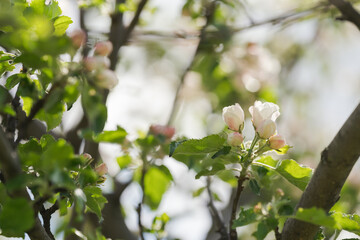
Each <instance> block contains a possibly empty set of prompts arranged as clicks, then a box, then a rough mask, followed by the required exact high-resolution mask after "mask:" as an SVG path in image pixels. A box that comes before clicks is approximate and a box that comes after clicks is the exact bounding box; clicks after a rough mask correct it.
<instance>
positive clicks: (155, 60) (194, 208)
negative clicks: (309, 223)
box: [53, 0, 360, 240]
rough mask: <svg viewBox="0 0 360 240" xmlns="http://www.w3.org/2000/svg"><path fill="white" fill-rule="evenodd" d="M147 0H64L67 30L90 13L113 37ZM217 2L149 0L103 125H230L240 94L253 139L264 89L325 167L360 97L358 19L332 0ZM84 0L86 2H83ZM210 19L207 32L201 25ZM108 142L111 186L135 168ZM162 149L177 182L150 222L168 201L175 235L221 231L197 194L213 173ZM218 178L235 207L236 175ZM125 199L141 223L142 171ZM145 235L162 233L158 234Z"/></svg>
mask: <svg viewBox="0 0 360 240" xmlns="http://www.w3.org/2000/svg"><path fill="white" fill-rule="evenodd" d="M138 2H139V1H136V0H127V1H123V3H122V4H119V5H115V2H114V1H105V0H104V1H102V0H97V1H90V0H84V1H75V0H59V4H60V7H61V8H62V10H63V14H64V15H67V16H70V17H71V18H72V20H73V21H74V23H73V24H71V25H70V27H69V29H68V33H71V32H73V31H75V30H76V29H80V28H82V27H84V26H82V24H85V27H86V28H87V31H88V34H89V44H93V43H94V42H97V41H102V40H106V39H108V34H109V31H110V26H111V18H110V15H111V14H112V13H113V12H114V9H115V6H116V8H121V9H122V11H123V14H124V22H125V24H129V22H130V21H131V19H132V17H133V15H134V11H135V10H136V6H137V4H138ZM207 2H208V1H206V0H171V1H166V0H149V1H148V3H147V5H146V6H145V9H144V10H143V12H142V14H141V17H140V21H139V23H138V25H137V26H136V28H135V29H134V31H133V32H132V35H131V37H130V39H129V41H128V43H127V44H126V45H124V46H123V47H121V49H120V53H119V54H120V59H119V61H118V64H117V66H116V73H117V76H118V78H119V84H118V85H117V86H116V87H115V88H114V89H113V90H112V91H111V92H110V94H109V96H108V99H107V107H108V121H107V124H106V127H105V129H106V130H114V129H116V126H117V125H119V126H121V127H123V128H125V129H126V130H127V131H128V132H129V133H130V136H129V139H136V138H137V137H138V136H142V135H144V134H146V133H147V131H148V129H149V126H150V125H151V124H162V125H167V124H169V125H171V126H174V127H175V129H176V136H175V137H182V136H185V137H188V138H201V137H204V136H206V135H209V134H213V133H219V132H221V131H222V130H223V129H224V123H223V121H222V117H221V110H222V108H223V107H225V106H228V105H232V104H234V103H236V102H237V103H239V104H240V105H241V106H242V107H243V109H244V110H245V115H246V117H247V121H246V124H245V130H244V133H245V136H246V138H247V139H252V137H253V135H254V132H253V129H252V126H251V122H250V117H251V116H250V114H249V112H248V108H249V106H251V105H252V104H253V103H254V101H255V100H261V101H270V102H274V103H276V104H278V105H279V106H280V112H281V115H280V117H279V119H278V132H279V133H280V134H282V135H283V136H285V138H286V141H287V143H288V144H289V145H291V146H293V148H292V149H291V150H290V151H289V152H288V154H287V155H286V156H285V157H286V158H292V159H295V160H296V161H298V162H300V163H302V164H304V165H307V166H310V167H312V168H315V167H316V165H317V163H318V162H319V160H320V153H321V151H322V150H323V149H324V148H325V147H326V146H327V145H328V144H329V143H330V141H331V140H332V138H333V137H334V136H335V134H336V133H337V131H338V130H339V129H340V127H341V126H342V124H343V123H344V122H345V120H346V119H347V118H348V116H349V115H350V113H351V112H352V110H353V109H354V108H355V107H356V106H357V104H358V103H359V100H360V94H359V93H360V81H359V80H360V68H359V63H360V41H359V38H360V33H359V31H358V29H357V28H356V27H355V26H353V25H352V24H351V23H347V22H342V21H336V20H335V18H336V17H337V16H339V14H338V12H337V11H336V10H335V9H334V8H333V7H331V6H330V5H329V4H328V3H327V2H322V1H300V2H299V1H295V0H281V1H279V0H277V1H275V0H267V1H260V0H252V1H248V0H234V1H231V0H223V1H218V5H217V7H216V10H215V12H214V16H213V19H212V22H211V23H207V19H206V12H205V11H206V8H205V7H204V6H206V3H207ZM354 4H355V5H354V6H356V1H354ZM79 6H83V7H84V8H83V9H85V10H81V11H83V12H82V13H80V9H79ZM81 18H82V19H83V23H81V21H80V20H81ZM207 24H208V25H209V26H207ZM204 26H207V28H206V34H202V29H204ZM81 118H82V109H81V105H80V103H78V104H76V105H75V106H74V107H73V108H72V109H71V110H70V111H69V112H67V113H66V114H65V115H64V120H63V125H62V126H61V127H60V128H59V129H58V131H64V132H67V131H69V130H71V129H72V128H74V127H75V126H76V125H77V124H78V122H79V121H80V120H81ZM359 124H360V123H359ZM359 127H360V125H359ZM100 154H101V158H102V159H103V161H104V162H105V163H106V164H107V165H108V168H109V175H110V176H111V177H109V178H108V181H107V182H106V183H105V184H104V191H105V192H109V193H110V192H112V184H113V181H114V180H112V177H113V178H114V179H115V180H116V181H119V182H126V181H127V180H128V179H129V178H131V173H130V171H129V170H122V169H121V168H120V167H119V165H118V163H117V161H116V158H117V157H119V156H120V155H122V154H123V148H122V147H121V146H117V145H111V144H100ZM164 161H165V165H166V166H167V167H168V168H169V169H170V171H171V173H172V175H173V177H174V182H173V183H172V185H171V187H170V189H169V190H168V191H167V192H166V193H165V194H164V196H163V199H162V201H161V204H160V206H159V208H158V209H157V211H152V210H150V208H147V207H144V213H143V224H144V225H145V226H148V227H149V226H150V225H151V223H152V219H153V218H154V216H156V215H159V214H162V213H166V214H167V215H168V216H169V217H170V221H169V223H168V224H167V226H166V232H167V236H166V239H183V240H200V239H213V238H212V237H211V234H209V231H210V230H209V229H211V226H212V221H211V216H210V213H209V210H208V208H207V202H208V196H207V195H206V194H201V195H200V196H198V197H196V198H194V197H193V193H194V192H196V191H197V190H198V189H199V188H201V187H203V186H206V179H205V178H204V179H202V178H201V179H199V180H195V175H196V173H195V172H194V171H192V170H189V169H188V168H187V167H186V165H184V164H182V163H180V162H177V161H175V160H174V159H171V158H169V157H165V159H164ZM358 170H359V166H355V168H354V169H353V172H352V174H351V175H350V177H349V179H348V182H347V184H346V186H345V187H344V189H343V193H342V198H341V199H340V201H339V202H338V203H337V204H336V206H335V208H337V209H339V210H341V211H343V212H347V213H356V212H357V213H359V212H358V208H359V197H358V194H359V192H358V189H359V185H360V179H359V174H356V172H357V171H358ZM284 181H285V180H281V179H278V180H277V183H278V184H280V185H278V186H281V187H282V188H283V190H284V191H285V193H286V195H289V197H291V199H292V200H293V201H294V203H296V202H297V199H298V198H299V197H300V195H301V192H300V191H299V190H297V189H295V188H294V187H292V186H290V185H289V184H287V183H286V182H284ZM211 188H212V190H213V192H215V193H216V194H217V195H218V197H219V201H216V207H217V208H218V209H219V210H224V209H226V207H227V205H228V201H229V199H230V195H231V189H232V187H231V185H229V184H228V183H225V182H223V181H221V180H219V179H213V181H212V186H211ZM262 191H263V192H262V195H261V196H260V197H259V196H255V195H254V194H253V193H251V192H250V191H248V190H246V191H245V194H244V195H243V196H242V199H241V201H242V203H243V204H244V205H245V206H253V205H254V203H256V202H261V201H267V198H268V194H267V191H271V190H266V189H265V190H262ZM120 201H121V207H122V212H123V213H124V214H125V216H126V217H125V222H126V225H127V227H128V228H129V230H130V231H132V232H134V233H136V232H137V231H138V225H137V214H136V207H137V205H138V203H139V202H140V201H141V189H140V186H139V185H138V184H137V183H136V182H132V183H131V184H130V185H129V186H127V187H126V189H125V190H124V192H122V194H121V197H120ZM119 211H120V210H119ZM224 211H225V210H224ZM53 227H54V229H56V225H53ZM114 227H116V226H114ZM254 229H255V226H253V225H250V226H249V227H243V228H239V229H238V232H239V236H240V239H251V237H250V236H251V233H252V231H253V230H254ZM345 236H346V237H349V236H353V235H350V234H347V233H341V235H340V237H339V238H338V239H341V238H342V237H345ZM145 237H146V239H156V238H155V236H153V235H152V234H146V235H145ZM59 238H60V236H59ZM268 239H273V235H269V236H268Z"/></svg>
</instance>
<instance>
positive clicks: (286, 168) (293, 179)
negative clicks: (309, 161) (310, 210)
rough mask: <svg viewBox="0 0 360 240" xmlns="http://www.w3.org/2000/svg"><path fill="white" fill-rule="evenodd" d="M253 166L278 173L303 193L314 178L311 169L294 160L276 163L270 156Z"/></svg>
mask: <svg viewBox="0 0 360 240" xmlns="http://www.w3.org/2000/svg"><path fill="white" fill-rule="evenodd" d="M253 164H254V165H257V166H261V167H265V168H266V169H268V170H272V171H275V172H277V173H278V174H280V175H281V176H282V177H284V178H285V179H286V180H288V181H289V182H290V183H291V184H293V185H295V186H296V187H298V188H299V189H301V190H303V191H304V190H305V188H306V186H307V184H308V182H309V181H310V179H311V176H312V169H311V168H309V167H303V166H301V165H300V164H298V163H297V162H296V161H294V160H292V159H286V160H282V161H276V160H274V159H273V158H272V157H270V156H265V157H262V158H260V159H257V160H256V161H254V162H253Z"/></svg>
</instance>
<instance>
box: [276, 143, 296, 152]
mask: <svg viewBox="0 0 360 240" xmlns="http://www.w3.org/2000/svg"><path fill="white" fill-rule="evenodd" d="M290 148H292V147H291V146H289V145H286V146H284V147H282V148H280V149H276V150H275V151H276V152H277V154H285V153H287V151H288V150H289V149H290Z"/></svg>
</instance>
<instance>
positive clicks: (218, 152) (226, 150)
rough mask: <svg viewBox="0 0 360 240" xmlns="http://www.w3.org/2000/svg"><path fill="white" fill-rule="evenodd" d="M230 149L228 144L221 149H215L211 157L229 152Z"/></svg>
mask: <svg viewBox="0 0 360 240" xmlns="http://www.w3.org/2000/svg"><path fill="white" fill-rule="evenodd" d="M230 150H231V147H230V146H224V147H223V148H222V149H220V150H219V151H217V152H216V153H215V154H214V155H213V156H212V157H211V158H212V159H214V158H217V157H219V156H222V155H227V154H229V152H230Z"/></svg>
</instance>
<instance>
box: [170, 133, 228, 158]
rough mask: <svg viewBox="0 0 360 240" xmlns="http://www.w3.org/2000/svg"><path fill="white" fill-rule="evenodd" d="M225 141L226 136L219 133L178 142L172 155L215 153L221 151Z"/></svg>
mask: <svg viewBox="0 0 360 240" xmlns="http://www.w3.org/2000/svg"><path fill="white" fill-rule="evenodd" d="M224 143H225V138H224V137H222V136H220V135H218V134H214V135H210V136H207V137H205V138H202V139H190V140H187V141H184V142H182V143H180V144H178V146H177V147H176V149H175V150H174V151H173V154H172V155H171V156H176V155H178V154H184V155H196V154H207V153H213V152H217V151H219V150H220V149H221V148H222V147H223V144H224Z"/></svg>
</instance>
